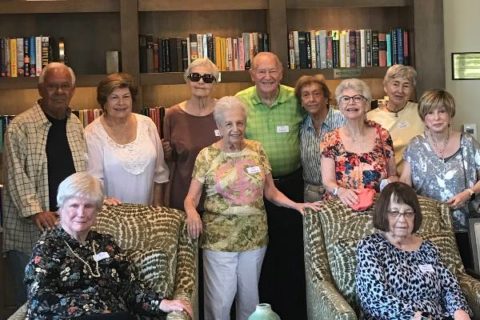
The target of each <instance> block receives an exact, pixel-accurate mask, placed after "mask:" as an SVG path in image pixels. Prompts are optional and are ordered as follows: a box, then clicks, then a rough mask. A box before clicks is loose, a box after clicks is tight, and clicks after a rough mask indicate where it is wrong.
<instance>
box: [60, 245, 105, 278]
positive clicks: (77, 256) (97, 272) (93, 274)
mask: <svg viewBox="0 0 480 320" xmlns="http://www.w3.org/2000/svg"><path fill="white" fill-rule="evenodd" d="M63 242H65V244H66V245H67V247H68V249H70V252H71V253H72V254H73V256H74V257H75V258H77V259H78V260H80V261H81V262H83V264H84V265H85V266H87V269H88V271H89V272H90V274H91V275H92V277H94V278H99V277H100V271H99V269H98V261H97V260H96V259H93V260H95V273H94V272H93V270H92V268H91V267H90V265H89V264H88V262H87V261H85V260H83V259H82V258H81V257H80V256H79V255H78V254H77V253H75V251H73V249H72V247H70V245H69V244H68V242H67V241H65V240H63ZM92 251H93V255H94V256H96V255H97V252H96V251H95V240H93V241H92Z"/></svg>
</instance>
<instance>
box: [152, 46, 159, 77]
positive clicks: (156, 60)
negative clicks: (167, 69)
mask: <svg viewBox="0 0 480 320" xmlns="http://www.w3.org/2000/svg"><path fill="white" fill-rule="evenodd" d="M152 55H153V59H152V61H153V72H159V67H160V63H159V57H158V42H157V41H155V40H154V39H153V38H152Z"/></svg>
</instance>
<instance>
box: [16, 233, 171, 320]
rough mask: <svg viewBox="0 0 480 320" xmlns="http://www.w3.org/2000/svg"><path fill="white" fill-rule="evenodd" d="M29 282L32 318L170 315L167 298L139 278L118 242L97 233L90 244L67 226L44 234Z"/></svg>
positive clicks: (30, 267)
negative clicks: (164, 308)
mask: <svg viewBox="0 0 480 320" xmlns="http://www.w3.org/2000/svg"><path fill="white" fill-rule="evenodd" d="M95 259H96V260H97V262H98V264H97V262H95ZM82 260H83V261H82ZM97 266H98V267H97ZM97 275H99V276H98V277H97ZM25 284H26V285H27V287H28V311H27V319H35V320H42V319H74V318H78V317H81V316H84V315H91V314H101V313H110V312H112V313H113V312H125V311H129V312H131V313H135V314H143V315H149V316H160V315H161V316H164V315H165V314H164V313H163V311H161V310H160V302H161V300H162V298H161V297H160V296H159V295H158V294H157V293H155V292H153V291H150V290H148V289H145V288H144V287H143V286H142V284H141V283H140V282H139V281H138V280H136V279H135V275H134V274H133V273H132V270H131V265H130V263H129V262H128V261H127V260H126V258H125V255H124V254H123V253H122V252H121V249H120V248H119V247H118V246H117V245H116V244H115V242H114V240H113V239H112V238H111V237H110V236H109V235H103V234H99V233H97V232H95V231H90V232H89V234H88V236H87V239H86V242H85V243H84V244H80V243H79V242H78V241H77V240H76V239H74V238H72V237H71V236H70V235H69V234H68V233H66V232H65V231H64V230H63V229H62V228H61V227H57V228H56V229H54V230H52V231H49V232H46V233H44V234H43V235H42V237H41V238H40V240H39V241H38V242H37V244H36V245H35V247H34V249H33V253H32V258H31V260H30V262H29V263H28V264H27V267H26V269H25Z"/></svg>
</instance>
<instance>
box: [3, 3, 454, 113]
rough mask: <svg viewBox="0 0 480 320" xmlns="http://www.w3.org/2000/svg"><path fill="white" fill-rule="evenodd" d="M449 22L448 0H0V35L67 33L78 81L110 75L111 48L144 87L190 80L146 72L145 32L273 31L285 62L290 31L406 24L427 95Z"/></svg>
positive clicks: (20, 84) (231, 78) (32, 84)
mask: <svg viewBox="0 0 480 320" xmlns="http://www.w3.org/2000/svg"><path fill="white" fill-rule="evenodd" d="M425 17H427V18H425ZM442 19H443V3H442V0H245V1H233V0H211V1H204V2H198V1H196V0H185V1H170V0H102V1H97V0H83V1H76V0H58V1H24V0H4V1H2V3H1V4H0V37H5V36H12V37H17V36H26V35H39V34H46V35H51V36H53V37H55V38H58V37H64V38H65V41H66V48H67V52H66V55H67V59H68V63H69V64H70V65H71V66H72V68H73V69H74V70H75V72H76V73H77V75H78V85H79V86H92V87H94V86H96V84H97V81H98V80H99V79H101V77H102V74H103V73H104V72H105V51H108V50H119V51H120V52H121V58H122V70H123V71H125V72H129V73H131V74H133V75H134V76H135V77H137V78H138V79H139V85H140V89H142V87H143V86H152V85H175V84H183V83H184V80H183V76H182V74H181V73H163V74H140V73H139V50H138V35H139V34H153V35H156V36H162V37H186V36H187V35H188V34H189V33H207V32H211V33H213V34H214V35H219V36H234V35H239V34H241V32H244V31H259V32H268V33H269V37H270V48H271V51H273V52H275V53H277V54H278V55H279V57H280V59H281V60H282V62H283V63H284V64H285V66H286V63H287V59H288V55H287V41H288V39H287V34H288V31H290V30H309V29H313V28H317V29H320V28H322V29H327V30H328V29H347V28H357V29H360V28H371V29H378V30H387V29H389V28H392V27H395V26H403V27H407V28H409V29H410V30H412V31H413V33H412V35H413V37H414V43H415V46H414V52H413V58H414V65H415V67H416V69H417V71H418V85H417V92H418V93H420V92H422V91H423V90H424V89H426V88H429V87H443V86H444V83H445V76H444V61H443V51H444V48H443V33H442V32H439V30H442V28H443V20H442ZM384 70H385V69H382V68H365V70H362V72H361V75H360V77H361V78H364V79H377V80H378V81H381V79H382V78H383V73H384ZM315 73H322V74H324V75H325V77H326V78H327V80H329V81H334V80H335V79H334V78H333V71H332V70H331V69H325V70H286V71H285V83H287V84H294V82H295V81H296V78H298V76H300V75H302V74H315ZM249 81H250V76H249V75H248V72H238V71H237V72H223V73H222V82H223V83H237V82H238V83H245V82H249ZM33 88H36V80H35V79H7V78H0V90H5V89H6V90H11V89H33ZM233 93H234V92H232V94H233ZM144 100H145V101H150V100H151V99H149V97H146V96H145V97H144V95H143V90H140V96H139V99H138V102H139V104H142V103H143V101H144ZM159 103H160V104H161V101H159Z"/></svg>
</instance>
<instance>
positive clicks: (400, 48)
mask: <svg viewBox="0 0 480 320" xmlns="http://www.w3.org/2000/svg"><path fill="white" fill-rule="evenodd" d="M395 32H396V34H397V60H398V63H399V64H404V63H405V62H404V60H403V30H402V28H395Z"/></svg>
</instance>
